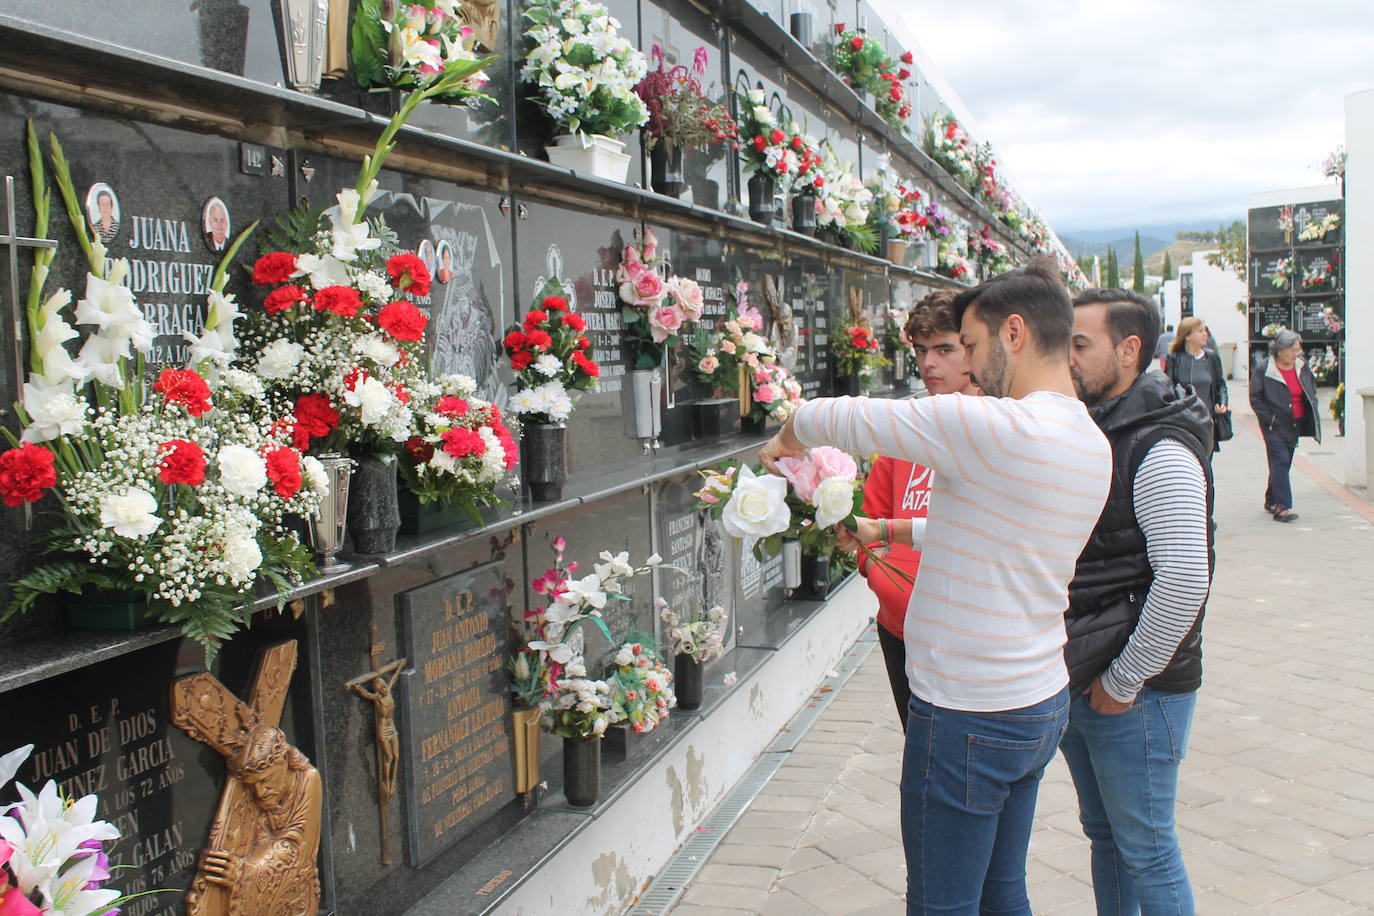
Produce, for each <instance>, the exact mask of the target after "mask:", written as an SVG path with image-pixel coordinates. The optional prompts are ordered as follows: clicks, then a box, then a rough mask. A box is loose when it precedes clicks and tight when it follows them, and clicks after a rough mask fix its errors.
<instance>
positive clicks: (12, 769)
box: [0, 744, 33, 789]
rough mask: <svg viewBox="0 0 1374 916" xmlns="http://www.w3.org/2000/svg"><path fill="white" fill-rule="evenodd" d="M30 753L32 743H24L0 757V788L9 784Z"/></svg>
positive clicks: (31, 751)
mask: <svg viewBox="0 0 1374 916" xmlns="http://www.w3.org/2000/svg"><path fill="white" fill-rule="evenodd" d="M32 753H33V745H32V744H26V745H24V746H23V747H17V748H15V749H14V750H12V751H10V752H9V753H8V754H6V755H5V756H3V757H0V789H3V788H4V787H5V786H7V785H9V784H10V780H11V779H13V778H14V776H15V774H16V773H18V772H19V768H20V767H21V766H23V765H24V761H25V760H28V759H29V755H30V754H32Z"/></svg>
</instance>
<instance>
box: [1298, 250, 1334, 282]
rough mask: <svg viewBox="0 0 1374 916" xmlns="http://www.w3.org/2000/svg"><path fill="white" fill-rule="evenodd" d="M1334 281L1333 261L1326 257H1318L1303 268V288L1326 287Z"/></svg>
mask: <svg viewBox="0 0 1374 916" xmlns="http://www.w3.org/2000/svg"><path fill="white" fill-rule="evenodd" d="M1333 282H1334V277H1333V275H1332V270H1331V262H1330V261H1328V260H1326V259H1324V258H1316V259H1314V260H1313V261H1312V263H1310V264H1308V265H1307V266H1306V267H1304V268H1303V271H1302V288H1303V289H1325V288H1327V287H1328V286H1330V285H1331V284H1332V283H1333Z"/></svg>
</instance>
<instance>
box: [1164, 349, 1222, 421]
mask: <svg viewBox="0 0 1374 916" xmlns="http://www.w3.org/2000/svg"><path fill="white" fill-rule="evenodd" d="M1202 355H1203V362H1204V363H1206V364H1207V365H1206V369H1207V374H1208V375H1209V376H1211V379H1212V399H1213V400H1212V403H1211V404H1209V405H1207V406H1209V407H1216V406H1217V405H1218V404H1226V403H1228V402H1229V396H1228V393H1227V391H1226V372H1225V371H1224V370H1223V369H1222V368H1221V356H1219V355H1218V354H1217V351H1216V350H1213V349H1211V348H1210V347H1208V348H1207V349H1205V350H1203V351H1202ZM1196 362H1197V360H1195V359H1193V357H1192V356H1190V355H1188V352H1187V351H1186V350H1185V351H1183V352H1182V353H1170V354H1169V355H1168V356H1166V357H1165V358H1164V374H1165V375H1167V376H1168V377H1169V380H1170V381H1172V382H1173V383H1174V384H1175V385H1182V386H1183V387H1185V388H1187V387H1189V386H1191V385H1192V384H1193V383H1194V381H1195V380H1194V378H1193V377H1192V375H1191V373H1192V372H1194V371H1195V365H1194V364H1195V363H1196Z"/></svg>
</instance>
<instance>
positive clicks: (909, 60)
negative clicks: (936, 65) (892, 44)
mask: <svg viewBox="0 0 1374 916" xmlns="http://www.w3.org/2000/svg"><path fill="white" fill-rule="evenodd" d="M902 63H904V64H914V63H916V58H914V57H912V56H911V52H910V51H908V52H906V53H905V54H903V55H902Z"/></svg>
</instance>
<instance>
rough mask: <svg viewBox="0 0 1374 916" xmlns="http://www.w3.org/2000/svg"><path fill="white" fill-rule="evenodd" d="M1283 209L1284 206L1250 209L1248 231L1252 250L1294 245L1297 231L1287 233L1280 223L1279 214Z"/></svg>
mask: <svg viewBox="0 0 1374 916" xmlns="http://www.w3.org/2000/svg"><path fill="white" fill-rule="evenodd" d="M1283 210H1284V208H1283V207H1257V208H1255V209H1253V210H1251V211H1250V221H1249V229H1248V232H1249V238H1250V250H1251V251H1252V252H1253V251H1262V250H1264V249H1273V248H1289V247H1292V245H1293V243H1294V241H1296V239H1297V233H1296V232H1292V233H1288V234H1285V232H1284V230H1283V227H1281V226H1280V225H1279V214H1280V213H1282V212H1283Z"/></svg>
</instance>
